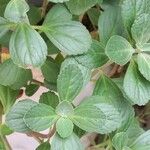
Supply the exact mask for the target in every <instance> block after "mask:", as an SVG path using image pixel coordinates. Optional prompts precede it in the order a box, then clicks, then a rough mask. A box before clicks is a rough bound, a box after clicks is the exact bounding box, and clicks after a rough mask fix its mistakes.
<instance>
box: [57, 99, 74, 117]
mask: <svg viewBox="0 0 150 150" xmlns="http://www.w3.org/2000/svg"><path fill="white" fill-rule="evenodd" d="M56 113H57V115H59V116H61V117H69V116H71V115H73V114H74V110H73V106H72V105H71V103H69V102H67V101H63V102H61V103H60V104H59V105H58V106H57V107H56Z"/></svg>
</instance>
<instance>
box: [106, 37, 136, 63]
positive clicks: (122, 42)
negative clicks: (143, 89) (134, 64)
mask: <svg viewBox="0 0 150 150" xmlns="http://www.w3.org/2000/svg"><path fill="white" fill-rule="evenodd" d="M133 53H134V49H133V48H132V46H131V45H130V43H129V42H128V41H127V40H126V39H124V38H123V37H121V36H118V35H114V36H112V37H111V38H110V39H109V41H108V43H107V45H106V55H107V56H108V57H109V58H110V60H112V61H114V62H115V63H117V64H119V65H125V64H126V63H127V62H128V61H129V60H130V59H131V57H132V54H133Z"/></svg>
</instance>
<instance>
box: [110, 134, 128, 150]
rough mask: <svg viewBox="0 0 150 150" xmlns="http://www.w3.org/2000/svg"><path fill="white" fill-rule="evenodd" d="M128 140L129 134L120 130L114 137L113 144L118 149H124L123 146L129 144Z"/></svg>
mask: <svg viewBox="0 0 150 150" xmlns="http://www.w3.org/2000/svg"><path fill="white" fill-rule="evenodd" d="M128 140H129V139H128V136H127V135H126V134H125V132H120V133H117V134H116V135H115V136H114V137H113V139H112V144H113V146H114V147H115V149H116V150H122V149H123V147H125V146H127V144H128Z"/></svg>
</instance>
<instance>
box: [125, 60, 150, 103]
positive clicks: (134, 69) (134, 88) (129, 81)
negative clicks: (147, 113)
mask: <svg viewBox="0 0 150 150" xmlns="http://www.w3.org/2000/svg"><path fill="white" fill-rule="evenodd" d="M124 90H125V92H126V94H127V96H128V97H129V98H130V99H131V100H132V101H133V103H134V104H138V105H145V104H146V103H148V101H149V100H150V82H149V81H147V80H146V79H145V78H144V77H143V76H142V75H141V73H140V72H139V70H138V65H137V64H136V62H134V60H132V61H131V62H130V65H129V67H128V70H127V72H126V75H125V78H124Z"/></svg>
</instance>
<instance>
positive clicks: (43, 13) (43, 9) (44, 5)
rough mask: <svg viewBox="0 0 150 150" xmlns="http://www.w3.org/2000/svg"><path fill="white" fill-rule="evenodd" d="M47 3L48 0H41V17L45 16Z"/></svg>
mask: <svg viewBox="0 0 150 150" xmlns="http://www.w3.org/2000/svg"><path fill="white" fill-rule="evenodd" d="M47 4H48V1H47V0H43V5H42V12H41V18H44V17H45V14H46V9H47Z"/></svg>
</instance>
